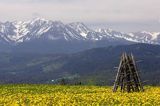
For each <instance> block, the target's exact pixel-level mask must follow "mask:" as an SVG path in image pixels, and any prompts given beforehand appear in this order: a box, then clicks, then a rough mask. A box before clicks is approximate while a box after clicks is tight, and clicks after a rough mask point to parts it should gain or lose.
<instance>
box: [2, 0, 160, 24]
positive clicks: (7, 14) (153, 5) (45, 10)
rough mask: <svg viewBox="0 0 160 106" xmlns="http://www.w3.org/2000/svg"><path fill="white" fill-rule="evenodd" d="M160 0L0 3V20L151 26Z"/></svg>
mask: <svg viewBox="0 0 160 106" xmlns="http://www.w3.org/2000/svg"><path fill="white" fill-rule="evenodd" d="M159 5H160V0H0V13H1V15H0V20H1V21H6V20H27V19H30V18H32V17H35V16H41V17H44V18H47V19H52V20H62V21H64V22H72V21H83V22H85V23H117V25H118V23H124V24H125V23H148V24H149V23H150V22H152V21H155V20H157V17H159V14H160V11H159V10H160V6H159Z"/></svg>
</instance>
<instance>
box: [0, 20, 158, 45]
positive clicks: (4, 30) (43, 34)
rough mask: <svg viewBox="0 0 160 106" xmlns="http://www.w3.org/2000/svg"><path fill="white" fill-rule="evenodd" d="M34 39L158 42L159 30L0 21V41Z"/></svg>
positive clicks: (76, 23)
mask: <svg viewBox="0 0 160 106" xmlns="http://www.w3.org/2000/svg"><path fill="white" fill-rule="evenodd" d="M35 39H48V40H53V41H55V40H65V41H76V40H78V41H101V40H115V39H116V40H117V39H118V40H121V39H123V40H126V41H131V42H138V43H149V44H160V32H146V31H142V32H135V33H124V32H118V31H114V30H112V29H101V28H99V29H96V30H92V29H90V28H88V27H87V26H86V25H84V24H83V23H80V22H75V23H69V24H63V23H62V22H60V21H51V20H46V19H43V18H36V19H33V20H30V21H14V22H5V23H0V41H1V42H6V43H10V44H16V43H23V42H27V41H30V40H35Z"/></svg>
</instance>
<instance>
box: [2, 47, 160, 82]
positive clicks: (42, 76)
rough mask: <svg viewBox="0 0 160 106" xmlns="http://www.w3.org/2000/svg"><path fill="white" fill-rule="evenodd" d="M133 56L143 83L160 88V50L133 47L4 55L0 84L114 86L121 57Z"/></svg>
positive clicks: (156, 48)
mask: <svg viewBox="0 0 160 106" xmlns="http://www.w3.org/2000/svg"><path fill="white" fill-rule="evenodd" d="M124 51H125V52H127V53H133V55H134V56H135V60H136V62H137V65H138V69H139V71H140V76H141V78H142V81H147V82H146V83H147V84H155V85H160V69H159V67H160V46H159V45H151V44H133V45H121V46H110V47H102V48H95V49H90V50H85V51H81V52H78V53H73V54H37V53H36V54H32V53H0V83H54V82H52V81H56V80H57V79H61V78H66V79H72V80H73V81H75V80H76V79H78V81H82V83H83V84H87V83H89V84H98V85H101V84H102V85H113V82H114V79H115V76H116V72H117V68H116V67H118V65H119V61H120V56H121V54H122V53H123V52H124Z"/></svg>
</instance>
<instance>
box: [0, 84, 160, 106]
mask: <svg viewBox="0 0 160 106" xmlns="http://www.w3.org/2000/svg"><path fill="white" fill-rule="evenodd" d="M0 106H160V87H145V92H140V93H121V92H116V93H113V92H112V88H111V87H98V86H59V85H57V86H56V85H0Z"/></svg>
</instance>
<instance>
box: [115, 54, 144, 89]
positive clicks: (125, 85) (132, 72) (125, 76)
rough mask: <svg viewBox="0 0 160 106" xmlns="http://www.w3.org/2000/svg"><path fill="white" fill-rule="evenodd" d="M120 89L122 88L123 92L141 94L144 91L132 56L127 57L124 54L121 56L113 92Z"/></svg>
mask: <svg viewBox="0 0 160 106" xmlns="http://www.w3.org/2000/svg"><path fill="white" fill-rule="evenodd" d="M118 87H120V90H121V91H122V92H125V91H127V92H139V91H143V90H144V89H143V86H142V84H141V80H140V77H139V74H138V70H137V66H136V63H135V60H134V57H133V55H132V54H131V55H127V54H126V53H123V54H122V56H121V60H120V64H119V68H118V73H117V76H116V79H115V82H114V87H113V92H116V91H117V89H118Z"/></svg>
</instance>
